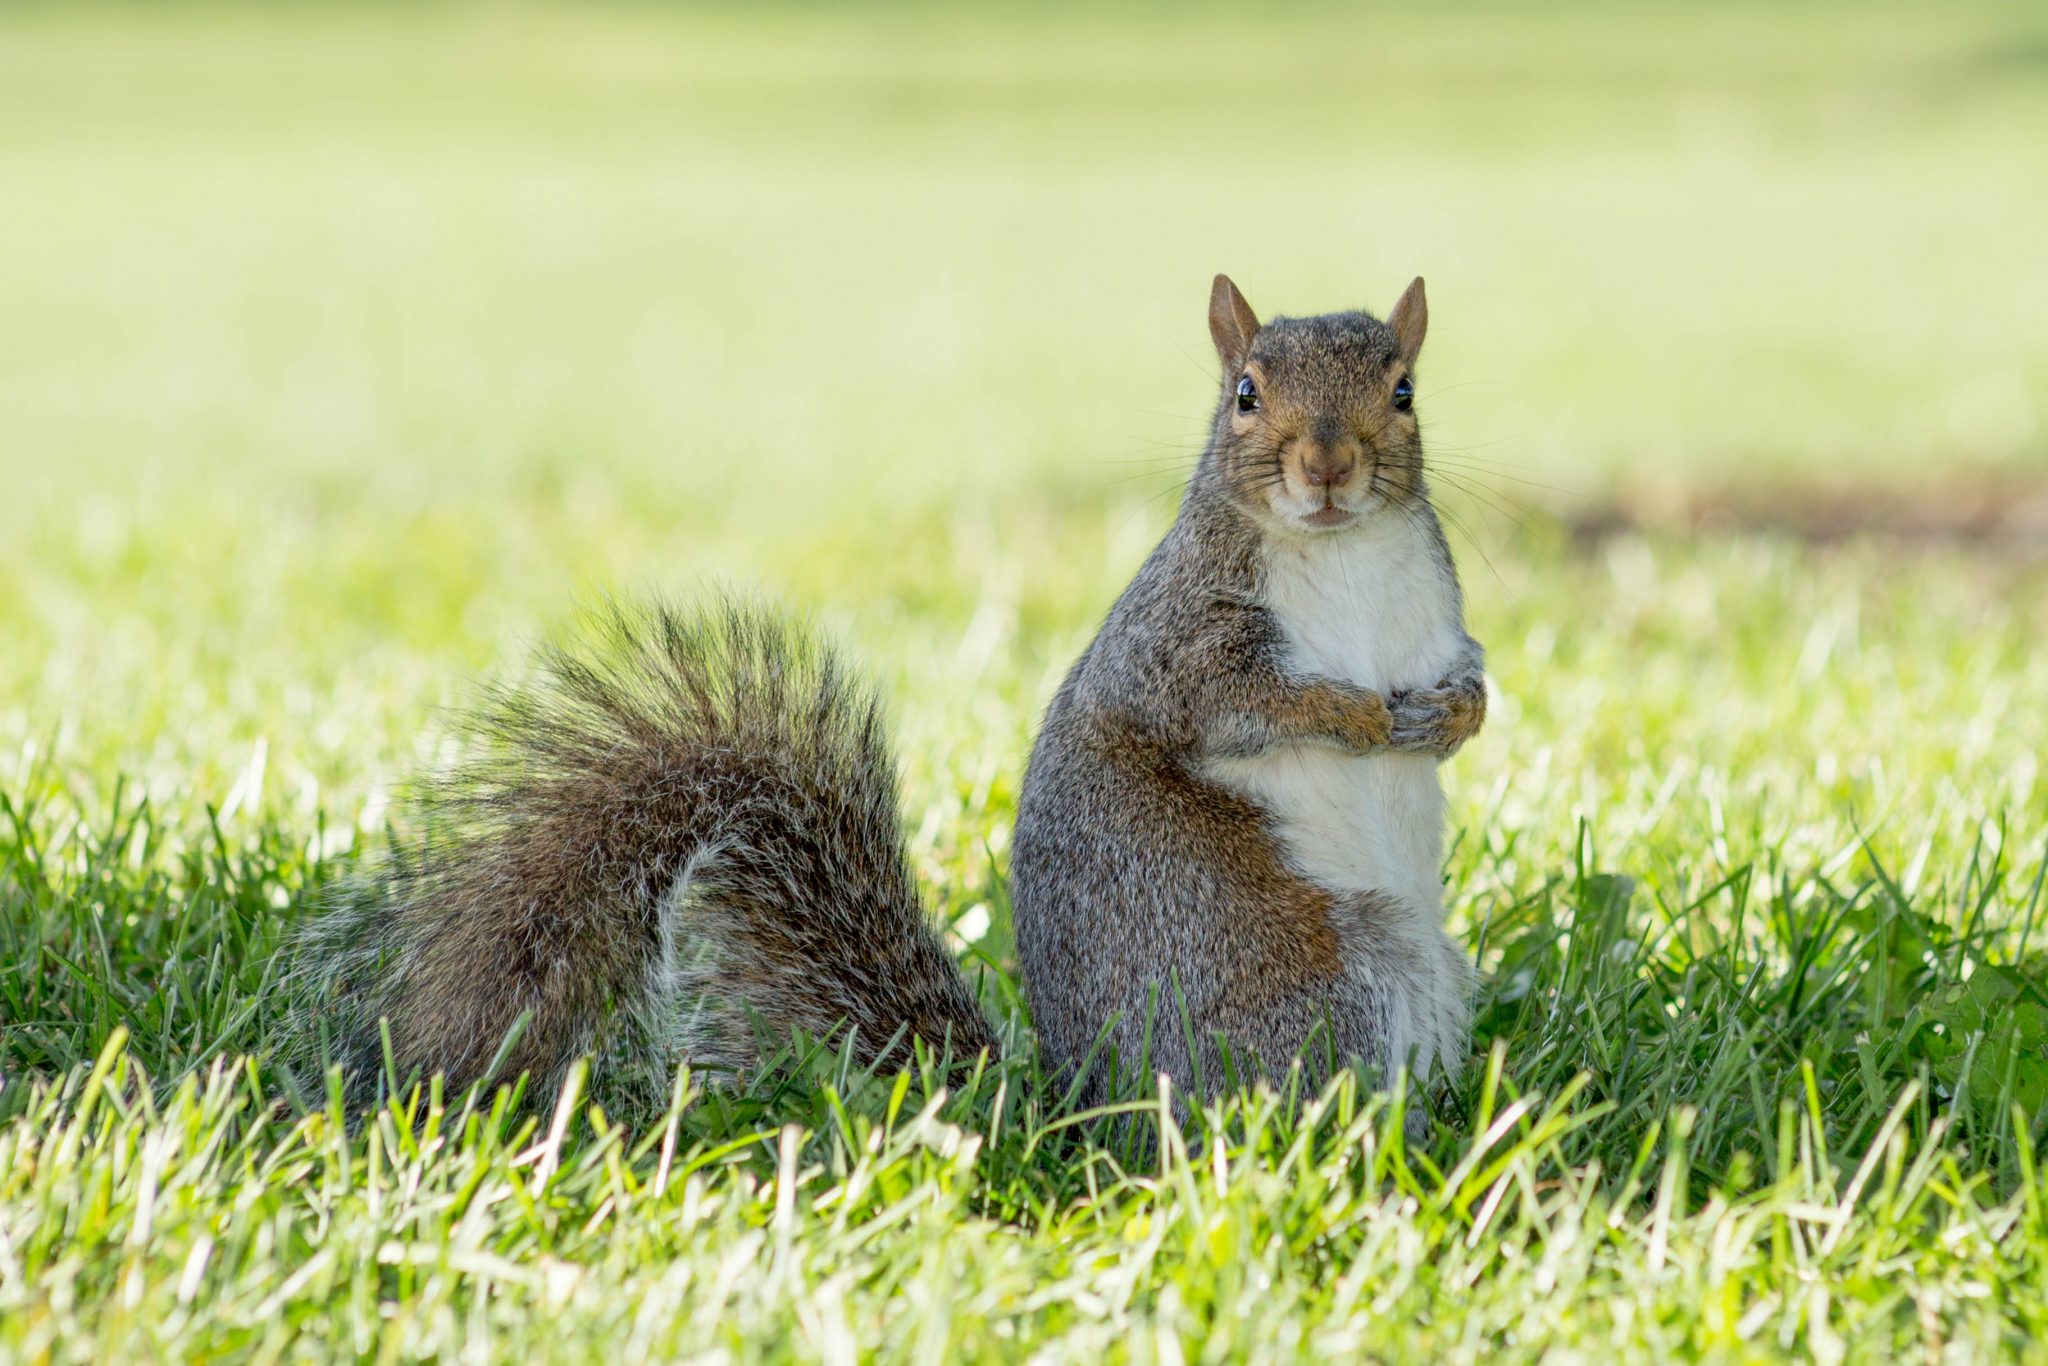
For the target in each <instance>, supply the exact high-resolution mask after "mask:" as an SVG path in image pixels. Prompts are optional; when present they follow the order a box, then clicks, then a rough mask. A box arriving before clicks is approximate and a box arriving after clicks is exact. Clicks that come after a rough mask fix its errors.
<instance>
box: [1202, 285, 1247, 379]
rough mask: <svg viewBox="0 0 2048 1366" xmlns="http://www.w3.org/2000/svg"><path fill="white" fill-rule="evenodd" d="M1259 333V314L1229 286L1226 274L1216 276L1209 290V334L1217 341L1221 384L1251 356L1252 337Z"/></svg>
mask: <svg viewBox="0 0 2048 1366" xmlns="http://www.w3.org/2000/svg"><path fill="white" fill-rule="evenodd" d="M1258 334H1259V315H1258V314H1256V313H1254V312H1252V306H1251V305H1250V304H1248V303H1246V302H1245V301H1244V295H1242V294H1240V293H1238V292H1237V286H1236V285H1234V284H1232V283H1230V277H1229V276H1228V275H1219V276H1217V277H1216V283H1215V284H1213V285H1211V286H1210V287H1209V335H1210V336H1211V337H1213V338H1214V339H1215V341H1216V355H1217V356H1218V358H1219V359H1221V360H1222V362H1223V382H1224V383H1225V384H1228V383H1229V382H1230V381H1231V380H1232V379H1233V378H1234V377H1235V376H1236V375H1237V373H1238V372H1239V371H1240V370H1243V369H1244V363H1245V361H1246V359H1248V358H1249V357H1250V356H1251V353H1252V338H1253V337H1256V336H1257V335H1258Z"/></svg>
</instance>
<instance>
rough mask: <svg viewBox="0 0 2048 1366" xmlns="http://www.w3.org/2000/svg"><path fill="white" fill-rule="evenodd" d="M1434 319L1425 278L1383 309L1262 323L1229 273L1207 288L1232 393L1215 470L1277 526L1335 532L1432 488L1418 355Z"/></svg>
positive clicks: (1220, 414)
mask: <svg viewBox="0 0 2048 1366" xmlns="http://www.w3.org/2000/svg"><path fill="white" fill-rule="evenodd" d="M1428 330H1429V304H1428V301H1427V300H1426V299H1424V297H1423V293H1422V281H1421V280H1420V279H1417V280H1416V281H1415V283H1413V284H1411V285H1409V286H1408V289H1407V292H1405V293H1404V294H1402V295H1401V300H1400V302H1399V303H1397V304H1395V305H1394V308H1393V311H1392V312H1391V313H1389V314H1388V315H1387V317H1386V320H1385V321H1384V322H1382V321H1381V320H1380V319H1378V318H1375V317H1373V316H1372V315H1371V314H1369V313H1364V312H1357V313H1326V314H1324V315H1322V316H1321V317H1316V318H1275V319H1273V320H1272V321H1271V322H1269V323H1266V324H1264V325H1263V326H1262V325H1261V324H1260V323H1259V319H1258V315H1257V314H1255V313H1253V312H1252V309H1251V305H1250V304H1248V303H1246V302H1245V301H1244V295H1242V294H1240V293H1238V290H1237V286H1236V285H1234V284H1232V283H1231V282H1230V277H1229V276H1227V275H1219V276H1217V277H1216V284H1215V287H1214V288H1213V289H1212V290H1211V291H1210V293H1209V335H1210V336H1211V337H1213V338H1215V341H1216V354H1217V357H1218V358H1219V359H1221V361H1222V362H1223V392H1222V395H1221V397H1220V400H1219V402H1218V404H1217V408H1216V420H1215V424H1214V427H1213V430H1212V433H1211V437H1210V442H1209V451H1210V456H1209V458H1210V459H1211V460H1212V461H1213V472H1214V473H1215V474H1216V475H1217V476H1220V478H1221V481H1222V484H1223V486H1224V488H1225V489H1226V490H1227V491H1228V493H1229V496H1230V497H1231V498H1232V499H1233V500H1234V501H1235V502H1236V504H1237V505H1238V506H1239V507H1240V508H1241V509H1243V510H1244V511H1245V512H1246V513H1247V514H1249V515H1250V516H1251V518H1252V520H1253V521H1254V522H1256V523H1257V524H1259V525H1260V526H1261V527H1264V528H1267V529H1269V530H1281V531H1285V532H1290V533H1294V534H1299V535H1330V534H1334V533H1338V532H1342V531H1344V530H1345V529H1347V528H1350V527H1355V526H1357V525H1359V524H1360V523H1362V522H1363V521H1365V520H1366V519H1367V518H1369V517H1371V516H1372V515H1373V514H1374V513H1375V512H1378V511H1380V510H1382V509H1384V508H1389V507H1397V506H1401V505H1405V504H1407V503H1409V502H1412V501H1413V500H1416V499H1419V498H1424V497H1427V496H1428V494H1427V489H1426V488H1425V486H1424V484H1423V481H1422V431H1421V428H1420V426H1419V425H1418V424H1417V421H1416V414H1415V357H1416V355H1417V354H1418V353H1419V352H1420V351H1421V350H1422V337H1423V334H1424V333H1425V332H1427V331H1428Z"/></svg>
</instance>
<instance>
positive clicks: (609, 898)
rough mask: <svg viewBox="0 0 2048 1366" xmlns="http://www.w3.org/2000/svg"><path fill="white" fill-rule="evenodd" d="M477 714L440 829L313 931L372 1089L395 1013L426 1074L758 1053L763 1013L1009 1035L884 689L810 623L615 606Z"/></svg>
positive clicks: (431, 783) (332, 1001)
mask: <svg viewBox="0 0 2048 1366" xmlns="http://www.w3.org/2000/svg"><path fill="white" fill-rule="evenodd" d="M462 731H463V738H464V739H466V740H467V741H468V742H470V743H469V746H468V748H469V749H470V751H471V752H470V757H468V758H466V759H465V760H463V761H462V762H461V763H460V764H459V765H458V766H457V767H456V768H455V769H453V770H452V771H450V772H448V773H446V774H443V775H441V776H438V777H435V778H432V779H429V780H428V781H426V782H425V783H423V784H422V785H421V789H420V791H419V793H418V794H417V797H416V799H415V803H416V808H417V815H418V817H419V821H418V828H417V831H416V837H413V838H410V839H409V840H408V842H407V843H406V844H405V845H403V846H401V847H400V848H398V849H396V850H394V852H393V854H392V855H391V857H390V858H389V859H387V860H386V861H385V862H384V863H383V865H382V866H381V867H380V868H379V869H378V871H377V872H376V873H375V874H374V875H373V876H372V877H370V878H369V879H367V880H364V881H362V882H359V883H357V884H355V885H354V886H353V887H351V888H350V889H348V891H347V892H346V893H345V894H344V896H343V897H342V899H341V900H340V901H339V902H338V903H337V904H336V905H335V906H334V907H333V908H332V909H331V910H330V911H329V912H328V913H326V914H325V915H323V916H321V917H319V918H317V919H316V920H315V921H314V922H313V923H312V925H311V927H310V928H309V930H308V932H307V936H306V938H305V940H304V941H303V942H302V945H301V949H302V953H301V958H300V962H301V964H302V965H303V972H304V973H305V974H306V976H305V977H302V980H310V982H311V985H312V990H311V991H310V992H309V993H308V995H307V998H305V1001H304V1009H305V1011H306V1012H307V1020H306V1024H307V1026H308V1027H309V1028H311V1029H315V1030H318V1031H319V1032H320V1033H321V1034H322V1035H323V1037H324V1040H325V1043H326V1051H327V1052H328V1054H329V1056H332V1057H334V1058H336V1059H337V1060H339V1061H340V1062H342V1063H343V1065H344V1068H345V1070H346V1072H347V1074H348V1075H349V1077H350V1078H351V1079H352V1080H353V1081H354V1082H355V1084H356V1085H358V1086H363V1085H373V1084H374V1079H375V1078H376V1077H377V1076H378V1075H380V1073H381V1071H382V1068H383V1064H384V1049H385V1042H384V1040H385V1030H386V1029H388V1033H389V1048H390V1052H391V1055H392V1058H391V1061H393V1062H395V1063H396V1065H397V1069H398V1072H399V1074H400V1075H401V1076H404V1075H407V1074H409V1073H411V1072H413V1071H415V1070H418V1071H421V1072H425V1073H432V1072H442V1073H445V1074H446V1075H447V1077H448V1079H449V1080H450V1081H451V1082H452V1083H455V1084H457V1085H461V1084H467V1083H469V1082H472V1081H476V1080H479V1079H481V1078H482V1077H483V1075H484V1074H485V1073H486V1071H487V1070H489V1069H491V1068H492V1065H493V1063H494V1062H495V1063H496V1064H497V1067H496V1075H498V1076H500V1077H503V1078H508V1079H509V1078H510V1077H513V1076H516V1075H518V1074H519V1073H520V1072H527V1073H529V1074H531V1076H532V1078H533V1080H534V1082H535V1083H536V1084H538V1086H539V1087H540V1088H541V1089H542V1091H543V1092H545V1091H547V1090H550V1089H552V1087H553V1086H554V1085H555V1083H556V1082H557V1081H558V1080H559V1078H560V1076H561V1073H562V1070H563V1069H564V1067H565V1066H566V1065H567V1064H568V1062H569V1061H570V1060H572V1059H574V1058H575V1057H577V1056H579V1055H582V1054H586V1053H592V1052H598V1053H606V1052H609V1053H611V1054H613V1055H614V1056H616V1053H617V1049H618V1047H619V1044H620V1041H621V1040H622V1039H628V1038H630V1039H633V1040H636V1041H637V1044H638V1045H639V1046H644V1047H646V1048H648V1049H651V1050H652V1052H653V1054H654V1055H655V1056H652V1057H650V1058H649V1061H651V1062H653V1063H654V1064H656V1066H657V1068H658V1070H659V1071H661V1072H666V1071H667V1070H668V1069H669V1068H671V1067H672V1066H673V1064H674V1063H675V1062H676V1061H677V1060H678V1058H679V1057H682V1056H687V1057H689V1058H690V1059H691V1060H692V1061H693V1062H696V1063H699V1064H704V1063H709V1064H713V1065H719V1066H727V1067H733V1068H744V1067H746V1066H747V1065H748V1064H749V1063H750V1062H753V1061H754V1060H755V1052H756V1049H755V1041H756V1040H757V1039H758V1038H759V1037H760V1036H761V1032H762V1031H763V1030H765V1032H766V1033H767V1034H769V1035H770V1036H773V1037H777V1038H781V1037H786V1036H787V1035H788V1034H789V1033H791V1032H793V1031H796V1030H802V1031H804V1032H806V1033H808V1034H811V1035H813V1036H820V1037H822V1036H827V1035H831V1034H833V1033H834V1032H835V1031H837V1030H839V1029H842V1028H850V1029H851V1031H852V1048H853V1050H854V1052H855V1055H856V1056H857V1057H858V1059H859V1060H860V1061H862V1062H864V1063H867V1062H878V1061H887V1059H886V1058H885V1057H884V1050H887V1049H890V1048H891V1047H892V1046H895V1045H897V1044H899V1043H900V1041H901V1040H902V1039H904V1038H906V1037H909V1036H916V1037H919V1038H922V1039H925V1040H927V1041H929V1042H931V1043H933V1044H935V1045H943V1046H946V1047H949V1048H950V1049H951V1050H952V1051H953V1053H954V1054H955V1055H956V1056H965V1055H971V1054H973V1053H975V1052H977V1051H979V1050H982V1049H989V1050H991V1051H993V1050H994V1048H995V1046H996V1040H995V1035H994V1032H993V1030H992V1028H991V1026H990V1024H989V1022H988V1020H987V1018H986V1017H985V1016H984V1015H983V1014H982V1012H981V1009H980V1007H979V1005H978V1004H977V1002H976V1000H975V996H974V993H973V991H972V990H971V989H970V987H969V986H968V984H967V982H966V980H965V979H964V978H963V976H962V974H961V972H960V969H959V966H958V964H957V963H956V962H955V961H954V959H953V957H952V955H951V954H950V953H949V952H948V951H947V950H946V947H945V945H944V944H943V943H942V942H941V941H940V939H939V937H938V935H937V933H936V932H935V931H934V930H933V928H932V926H931V925H930V923H929V921H928V920H927V918H926V916H925V914H924V911H923V910H922V908H921V906H920V904H919V901H918V897H917V892H916V888H915V886H914V884H913V881H912V878H911V873H910V866H909V860H908V858H907V855H906V851H905V848H904V840H903V831H902V825H901V820H900V815H899V808H898V797H897V786H896V771H895V763H894V760H893V759H892V757H891V755H890V752H889V748H888V744H887V738H886V734H885V730H884V727H883V723H882V717H881V708H880V705H879V703H878V702H877V700H876V698H875V696H874V694H873V693H872V692H871V691H869V689H868V688H867V687H866V686H864V685H863V684H862V683H861V682H860V681H859V680H858V679H856V678H854V677H851V676H849V674H848V673H847V672H846V671H845V670H844V669H843V668H842V667H841V666H840V665H839V663H838V662H837V661H836V660H835V659H834V657H833V655H832V653H831V651H830V650H829V649H828V648H827V647H826V646H825V645H824V644H823V643H822V642H821V641H820V640H819V639H818V638H817V637H816V636H815V635H814V634H812V633H811V632H810V631H808V630H807V629H805V628H803V627H800V626H794V625H792V624H790V623H788V622H787V621H785V620H783V619H781V618H780V617H778V616H776V615H774V614H772V613H769V612H766V611H763V610H761V609H757V608H752V607H747V606H743V605H738V604H734V603H729V602H724V603H718V604H715V605H713V606H711V607H709V608H706V609H703V610H700V611H693V612H684V611H680V610H678V609H676V608H674V607H671V606H667V605H663V604H658V603H657V604H652V605H648V606H640V607H628V606H620V605H613V606H610V607H608V608H607V609H605V610H603V611H601V612H600V613H598V614H596V615H595V616H594V617H593V618H592V620H591V621H590V622H589V623H587V625H586V627H585V629H584V630H583V631H582V632H581V633H580V635H579V636H578V637H577V638H575V639H574V640H573V641H572V642H571V643H569V644H566V645H560V646H555V647H551V648H548V649H546V650H544V651H543V652H542V654H541V656H540V659H539V662H538V668H537V670H536V671H535V675H534V677H533V678H532V679H531V681H529V682H526V683H523V684H518V685H514V686H509V687H504V688H500V689H497V690H495V691H493V692H491V693H490V694H488V696H487V698H486V701H485V703H484V704H483V705H482V706H481V707H480V708H479V709H478V710H476V711H475V712H474V713H472V714H470V715H469V716H468V717H467V718H466V721H465V724H464V725H463V727H462ZM522 1017H524V1018H525V1026H524V1029H523V1031H521V1032H520V1033H519V1034H518V1035H517V1038H516V1041H515V1042H514V1043H513V1044H512V1046H511V1048H510V1050H509V1051H505V1050H504V1049H503V1044H504V1041H505V1040H506V1038H507V1037H508V1035H510V1034H511V1033H512V1031H513V1029H514V1026H515V1025H516V1024H517V1023H518V1022H519V1021H520V1020H521V1018H522ZM380 1021H383V1022H386V1023H385V1024H384V1025H381V1026H380ZM757 1026H758V1027H759V1028H758V1029H757Z"/></svg>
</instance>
